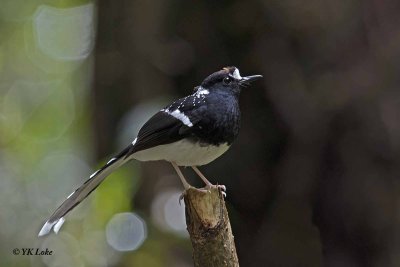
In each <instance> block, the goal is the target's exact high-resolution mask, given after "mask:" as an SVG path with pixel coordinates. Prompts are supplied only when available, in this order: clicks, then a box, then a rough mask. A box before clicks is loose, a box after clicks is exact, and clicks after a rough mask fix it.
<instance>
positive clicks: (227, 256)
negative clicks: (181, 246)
mask: <svg viewBox="0 0 400 267" xmlns="http://www.w3.org/2000/svg"><path fill="white" fill-rule="evenodd" d="M184 200H185V205H186V208H185V212H186V225H187V230H188V232H189V235H190V239H191V241H192V246H193V261H194V266H196V267H218V266H229V267H231V266H235V267H237V266H239V260H238V257H237V254H236V247H235V243H234V240H233V235H232V229H231V224H230V222H229V217H228V211H227V210H226V206H225V201H224V197H223V195H222V192H221V191H220V190H219V189H218V188H212V189H211V190H210V192H209V193H206V192H204V191H201V190H198V189H195V188H190V189H188V190H186V192H185V196H184Z"/></svg>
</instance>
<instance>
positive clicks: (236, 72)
mask: <svg viewBox="0 0 400 267" xmlns="http://www.w3.org/2000/svg"><path fill="white" fill-rule="evenodd" d="M232 77H233V78H234V79H236V80H241V79H242V76H240V72H239V69H238V68H235V71H234V72H233V74H232Z"/></svg>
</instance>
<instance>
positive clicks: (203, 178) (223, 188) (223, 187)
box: [192, 166, 226, 196]
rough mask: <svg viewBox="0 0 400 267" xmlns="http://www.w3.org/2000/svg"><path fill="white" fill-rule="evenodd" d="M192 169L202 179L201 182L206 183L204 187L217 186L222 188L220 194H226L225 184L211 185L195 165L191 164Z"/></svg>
mask: <svg viewBox="0 0 400 267" xmlns="http://www.w3.org/2000/svg"><path fill="white" fill-rule="evenodd" d="M192 169H193V170H194V171H195V172H196V174H197V175H198V176H199V177H200V178H201V180H203V182H204V183H205V184H206V187H205V189H206V190H209V189H210V188H211V187H217V188H218V189H221V190H222V194H223V195H224V196H226V193H225V191H226V186H225V185H213V184H212V183H211V182H210V181H209V180H208V179H207V178H206V177H205V176H204V175H203V174H202V173H201V172H200V170H199V169H198V168H197V167H196V166H192Z"/></svg>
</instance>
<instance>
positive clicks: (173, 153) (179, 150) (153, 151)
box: [131, 139, 229, 166]
mask: <svg viewBox="0 0 400 267" xmlns="http://www.w3.org/2000/svg"><path fill="white" fill-rule="evenodd" d="M228 148H229V146H228V144H221V145H219V146H200V144H199V143H193V142H190V141H187V140H185V139H183V140H180V141H178V142H175V143H171V144H167V145H160V146H156V147H153V148H149V149H146V150H142V151H138V152H136V153H134V154H132V156H131V157H132V158H134V159H137V160H140V161H153V160H166V161H173V162H175V163H176V164H177V165H178V166H201V165H205V164H208V163H210V162H211V161H213V160H215V159H216V158H218V157H219V156H221V155H222V154H224V153H225V152H226V151H227V150H228Z"/></svg>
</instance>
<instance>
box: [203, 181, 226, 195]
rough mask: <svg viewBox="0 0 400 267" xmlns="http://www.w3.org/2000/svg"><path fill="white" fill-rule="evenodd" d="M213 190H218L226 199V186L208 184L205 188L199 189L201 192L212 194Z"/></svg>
mask: <svg viewBox="0 0 400 267" xmlns="http://www.w3.org/2000/svg"><path fill="white" fill-rule="evenodd" d="M211 188H217V189H218V190H219V191H220V192H221V193H222V195H223V196H224V197H226V186H225V185H222V184H221V185H219V184H216V185H214V184H211V183H210V184H207V185H206V186H205V187H203V188H199V190H201V191H204V192H206V193H211Z"/></svg>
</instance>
